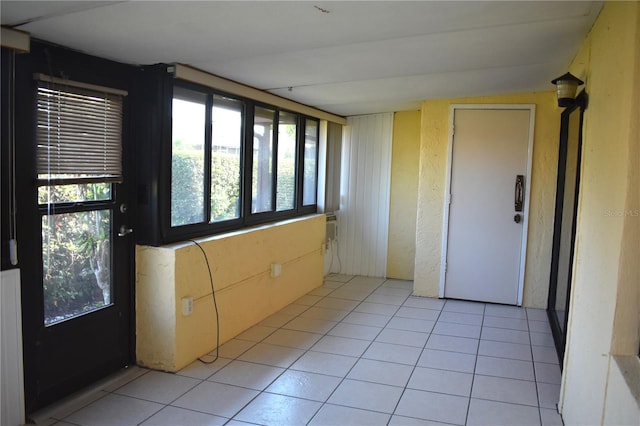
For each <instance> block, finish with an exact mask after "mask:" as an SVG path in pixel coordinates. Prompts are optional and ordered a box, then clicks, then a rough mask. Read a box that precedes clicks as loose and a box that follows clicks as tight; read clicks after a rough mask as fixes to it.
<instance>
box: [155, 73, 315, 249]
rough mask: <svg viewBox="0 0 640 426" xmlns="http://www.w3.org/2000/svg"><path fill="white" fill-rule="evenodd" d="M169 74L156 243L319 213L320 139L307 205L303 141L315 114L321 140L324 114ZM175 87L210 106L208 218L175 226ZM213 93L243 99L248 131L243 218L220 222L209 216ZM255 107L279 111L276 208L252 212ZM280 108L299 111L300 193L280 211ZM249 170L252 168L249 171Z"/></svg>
mask: <svg viewBox="0 0 640 426" xmlns="http://www.w3.org/2000/svg"><path fill="white" fill-rule="evenodd" d="M167 76H168V78H167V79H166V80H165V82H166V85H165V91H164V92H165V93H164V96H162V97H161V98H162V100H163V103H164V111H165V112H164V113H163V114H162V116H163V117H164V120H163V121H164V123H163V126H162V128H163V130H164V131H163V135H162V144H161V145H162V146H161V150H162V153H161V156H160V157H161V164H160V166H159V175H160V176H159V185H160V187H159V188H158V190H157V191H158V192H157V193H158V203H159V207H160V209H159V212H160V215H161V217H160V227H161V229H160V235H161V238H160V240H159V241H158V240H155V239H154V240H153V241H151V242H152V243H156V244H168V243H174V242H179V241H184V240H188V239H191V238H198V237H207V236H212V235H218V234H221V233H225V232H230V231H234V230H239V229H243V228H248V227H252V226H256V225H263V224H266V223H274V222H279V221H284V220H288V219H292V218H295V217H300V216H304V215H309V214H314V213H316V212H317V191H318V155H319V145H320V144H319V143H318V144H317V146H316V170H315V173H316V188H315V191H316V203H314V204H310V205H307V206H304V205H303V200H304V197H303V183H304V169H303V168H304V143H305V140H304V139H305V137H306V136H305V126H306V123H307V119H311V120H314V121H315V122H316V123H317V130H316V132H317V136H316V138H317V139H318V140H319V132H320V119H318V118H315V117H311V116H307V115H304V114H301V113H299V112H295V111H289V110H287V109H284V108H280V107H277V106H274V105H270V104H266V103H262V102H259V101H255V100H253V99H249V98H245V97H242V96H238V95H234V94H230V93H227V92H224V91H221V90H216V89H213V88H211V87H207V86H203V85H200V84H197V83H193V82H190V81H185V80H179V79H174V78H173V77H171V76H170V75H169V74H167ZM173 87H183V88H185V89H189V90H195V91H199V92H202V93H206V94H207V107H206V111H207V112H206V114H205V116H206V118H205V166H204V167H205V170H204V172H205V177H204V179H205V190H204V194H203V197H204V206H205V207H204V208H205V221H203V222H200V223H195V224H189V225H181V226H171V164H172V131H171V129H172V109H171V108H172V107H171V105H172V100H173ZM214 95H219V96H225V97H229V98H231V99H236V100H238V101H241V102H242V103H243V104H244V110H243V114H244V116H243V121H242V126H243V128H242V129H241V132H242V135H243V137H244V140H243V143H242V144H241V149H240V158H241V179H240V194H241V195H240V205H241V208H240V218H238V219H231V220H227V221H221V222H214V223H211V222H209V218H210V209H211V203H210V193H211V114H210V111H211V106H212V101H211V100H212V98H213V96H214ZM256 107H263V108H269V109H273V110H274V111H275V117H274V120H275V121H274V126H273V135H272V137H273V159H272V161H273V163H272V170H273V175H272V185H273V193H272V209H273V210H271V211H268V212H261V213H252V212H251V198H252V175H251V172H252V170H253V125H254V114H255V108H256ZM281 112H287V113H290V114H293V115H295V116H296V170H295V176H294V182H295V193H294V208H293V209H290V210H284V211H277V210H276V209H277V199H276V197H277V170H278V169H277V166H278V158H277V157H278V127H279V118H280V113H281ZM245 171H249V172H248V173H246V172H245Z"/></svg>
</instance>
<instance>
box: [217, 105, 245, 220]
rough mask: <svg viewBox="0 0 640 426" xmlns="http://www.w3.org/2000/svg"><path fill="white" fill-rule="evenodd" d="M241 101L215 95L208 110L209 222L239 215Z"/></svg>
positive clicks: (234, 217)
mask: <svg viewBox="0 0 640 426" xmlns="http://www.w3.org/2000/svg"><path fill="white" fill-rule="evenodd" d="M242 112H243V104H242V102H241V101H238V100H236V99H230V98H225V97H223V96H218V95H214V97H213V109H212V111H211V218H210V220H211V222H219V221H222V220H229V219H237V218H239V217H240V162H241V149H240V148H241V146H242Z"/></svg>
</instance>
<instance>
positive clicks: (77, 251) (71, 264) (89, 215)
mask: <svg viewBox="0 0 640 426" xmlns="http://www.w3.org/2000/svg"><path fill="white" fill-rule="evenodd" d="M42 266H43V277H42V278H43V285H44V323H45V325H52V324H55V323H57V322H60V321H63V320H66V319H69V318H73V317H75V316H78V315H82V314H85V313H87V312H91V311H94V310H96V309H99V308H101V307H105V306H108V305H110V304H111V302H112V299H111V285H112V284H111V212H110V210H94V211H87V212H78V213H65V214H56V215H45V216H43V217H42Z"/></svg>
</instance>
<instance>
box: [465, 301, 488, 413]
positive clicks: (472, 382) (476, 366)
mask: <svg viewBox="0 0 640 426" xmlns="http://www.w3.org/2000/svg"><path fill="white" fill-rule="evenodd" d="M486 312H487V305H486V304H484V305H483V307H482V322H481V324H480V335H479V336H478V346H477V347H476V356H475V361H474V363H473V373H472V377H471V387H470V388H469V401H468V403H467V415H466V416H465V418H464V424H465V425H466V424H467V423H468V422H469V413H470V412H471V399H472V397H471V396H472V395H473V385H474V384H475V382H476V369H477V368H478V357H479V356H480V341H481V340H482V328H483V326H484V319H485V316H486Z"/></svg>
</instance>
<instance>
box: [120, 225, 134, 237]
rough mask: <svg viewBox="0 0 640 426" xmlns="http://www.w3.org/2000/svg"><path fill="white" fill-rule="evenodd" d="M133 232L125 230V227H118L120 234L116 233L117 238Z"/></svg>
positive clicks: (129, 229) (128, 229)
mask: <svg viewBox="0 0 640 426" xmlns="http://www.w3.org/2000/svg"><path fill="white" fill-rule="evenodd" d="M132 232H133V229H131V228H127V227H126V226H125V225H122V226H120V232H118V237H124V236H127V235H129V234H130V233H132Z"/></svg>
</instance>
